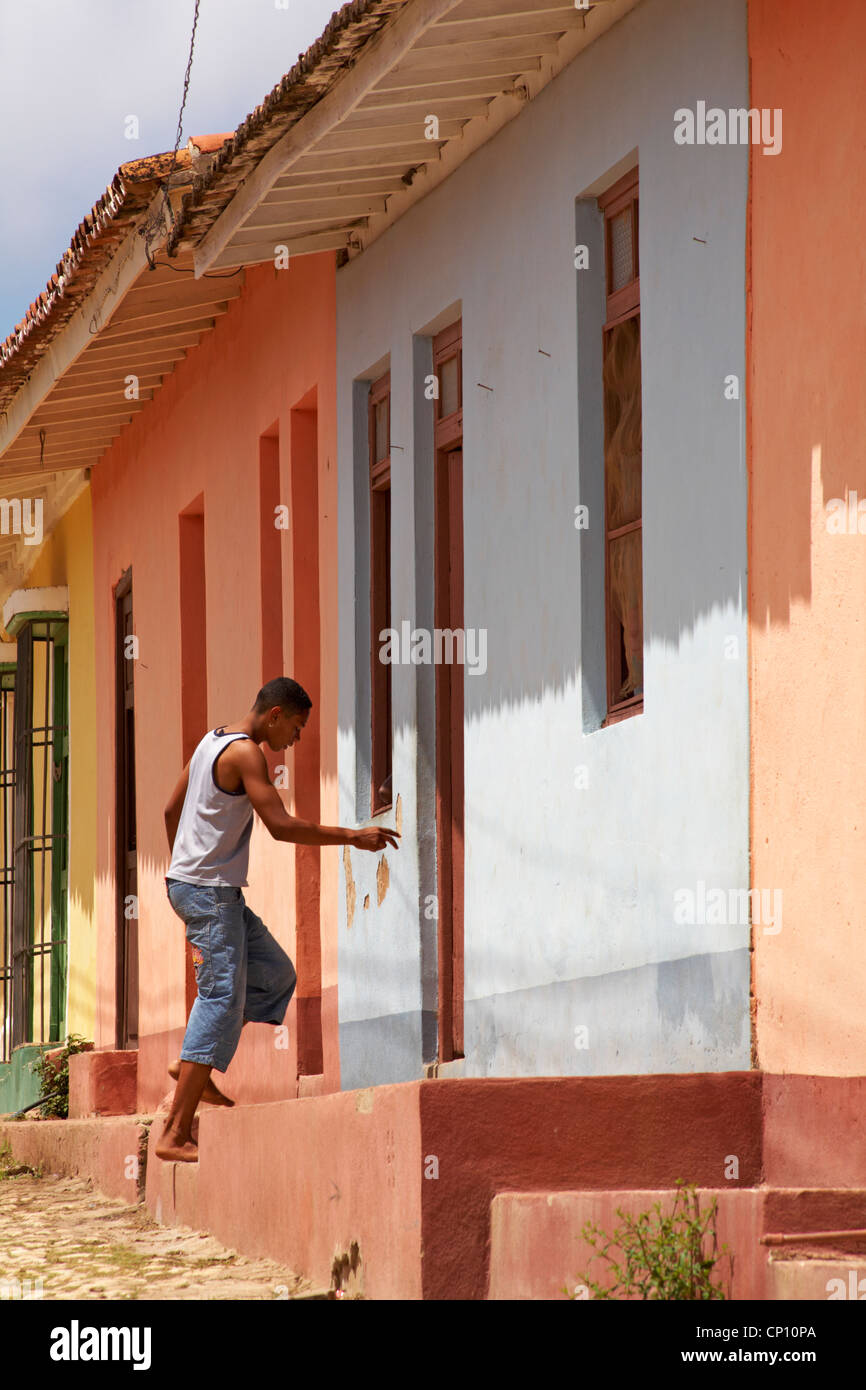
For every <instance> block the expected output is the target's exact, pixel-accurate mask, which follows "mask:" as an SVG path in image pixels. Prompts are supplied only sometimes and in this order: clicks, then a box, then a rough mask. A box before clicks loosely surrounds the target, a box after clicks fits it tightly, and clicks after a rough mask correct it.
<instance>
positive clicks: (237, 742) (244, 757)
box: [225, 734, 265, 767]
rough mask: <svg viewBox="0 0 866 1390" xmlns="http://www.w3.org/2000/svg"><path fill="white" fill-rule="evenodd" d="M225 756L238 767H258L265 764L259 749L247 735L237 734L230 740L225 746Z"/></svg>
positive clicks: (263, 756)
mask: <svg viewBox="0 0 866 1390" xmlns="http://www.w3.org/2000/svg"><path fill="white" fill-rule="evenodd" d="M225 756H226V757H227V758H229V759H230V761H231V762H233V763H235V764H236V765H238V766H240V765H243V766H245V767H258V766H259V765H260V764H262V763H264V762H265V755H264V753H263V752H262V750H261V748H260V747H259V745H258V744H257V743H256V742H255V740H254V739H251V738H250V737H249V735H248V734H237V735H236V736H235V737H234V738H233V739H231V740H230V741H229V742H228V744H227V747H226V752H225Z"/></svg>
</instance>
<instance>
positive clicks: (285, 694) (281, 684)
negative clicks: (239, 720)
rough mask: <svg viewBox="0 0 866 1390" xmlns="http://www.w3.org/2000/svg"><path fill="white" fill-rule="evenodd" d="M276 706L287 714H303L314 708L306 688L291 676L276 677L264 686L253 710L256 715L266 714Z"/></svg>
mask: <svg viewBox="0 0 866 1390" xmlns="http://www.w3.org/2000/svg"><path fill="white" fill-rule="evenodd" d="M274 705H279V706H280V708H281V709H284V710H285V711H286V713H287V714H303V712H304V710H306V709H312V708H313V702H312V700H311V699H310V697H309V695H308V694H307V692H306V690H305V689H304V687H303V686H302V685H298V682H297V681H293V680H292V678H291V677H290V676H275V677H274V679H273V680H272V681H268V682H267V684H266V685H263V686H262V688H261V690H260V691H259V693H258V695H257V696H256V700H255V704H254V705H253V709H254V710H255V712H256V714H264V712H265V710H268V709H273V707H274Z"/></svg>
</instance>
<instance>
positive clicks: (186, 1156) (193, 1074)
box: [156, 1062, 211, 1163]
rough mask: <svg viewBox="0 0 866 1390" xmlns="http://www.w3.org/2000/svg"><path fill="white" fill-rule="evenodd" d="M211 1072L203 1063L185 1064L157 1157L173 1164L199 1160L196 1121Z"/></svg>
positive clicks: (181, 1065)
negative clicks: (194, 1135) (198, 1107)
mask: <svg viewBox="0 0 866 1390" xmlns="http://www.w3.org/2000/svg"><path fill="white" fill-rule="evenodd" d="M210 1072H211V1069H210V1067H208V1066H205V1065H204V1064H203V1063H201V1062H181V1064H180V1074H179V1076H178V1082H177V1086H176V1088H175V1092H174V1099H173V1101H172V1103H171V1109H170V1110H169V1112H168V1118H167V1120H166V1122H165V1129H164V1130H163V1131H162V1138H161V1139H160V1141H159V1143H158V1144H157V1146H156V1156H157V1158H164V1159H168V1160H169V1161H171V1162H173V1163H196V1162H197V1161H198V1146H197V1145H196V1144H194V1143H193V1142H192V1120H193V1116H194V1114H195V1112H196V1107H197V1106H198V1103H199V1101H200V1100H201V1096H202V1092H203V1090H204V1088H205V1086H206V1085H207V1083H208V1080H209V1078H210Z"/></svg>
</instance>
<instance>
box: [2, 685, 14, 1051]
mask: <svg viewBox="0 0 866 1390" xmlns="http://www.w3.org/2000/svg"><path fill="white" fill-rule="evenodd" d="M14 709H15V673H14V672H13V671H4V672H3V673H2V674H0V919H2V920H0V1062H8V1061H10V1060H11V1057H12V879H13V865H12V843H13V841H12V832H13V826H12V807H13V802H14V790H15V750H14V742H13V720H14Z"/></svg>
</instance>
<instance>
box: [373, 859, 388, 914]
mask: <svg viewBox="0 0 866 1390" xmlns="http://www.w3.org/2000/svg"><path fill="white" fill-rule="evenodd" d="M390 882H391V874H390V872H389V869H388V861H387V859H386V858H385V856H384V854H383V855H382V858H381V859H380V860H379V867H378V869H377V870H376V898H377V901H378V903H379V906H380V907H381V906H382V904H383V902H384V901H385V894H386V893H387V891H388V885H389V884H390Z"/></svg>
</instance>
